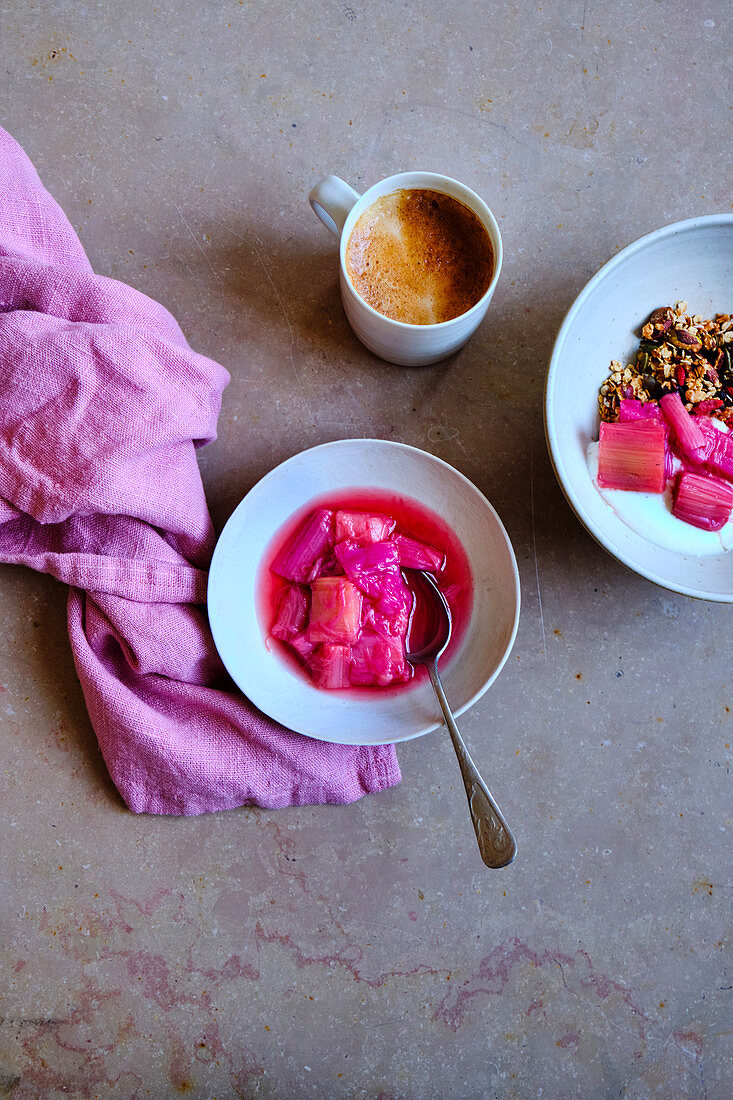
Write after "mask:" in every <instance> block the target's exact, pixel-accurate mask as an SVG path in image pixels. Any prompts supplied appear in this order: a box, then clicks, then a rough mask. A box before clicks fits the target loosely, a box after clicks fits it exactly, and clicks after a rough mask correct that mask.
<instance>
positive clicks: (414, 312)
mask: <svg viewBox="0 0 733 1100" xmlns="http://www.w3.org/2000/svg"><path fill="white" fill-rule="evenodd" d="M346 270H347V272H348V275H349V278H350V279H351V282H352V284H353V286H354V289H355V290H356V291H357V293H358V294H360V295H361V297H362V298H363V299H364V301H365V302H368V303H369V305H370V306H372V307H373V308H374V309H376V310H377V311H378V312H379V313H382V314H384V316H385V317H391V318H392V319H393V320H395V321H405V322H406V323H407V324H411V325H434V324H438V323H439V322H441V321H449V320H451V318H453V317H459V316H460V315H461V314H462V313H465V312H466V311H467V310H469V309H470V308H471V307H472V306H474V305H475V304H476V302H478V300H479V299H480V298H482V297H483V295H484V294H485V293H486V291H487V290H488V287H489V284H490V282H491V277H492V275H493V273H494V252H493V249H492V247H491V240H490V238H489V235H488V233H487V231H486V229H485V228H484V226H483V223H482V222H481V220H480V219H479V218H478V217H477V216H476V214H474V212H473V211H472V210H469V208H468V207H467V206H465V205H464V203H462V202H459V201H458V200H457V199H454V198H451V196H450V195H444V194H442V192H439V191H428V190H423V189H422V188H415V189H409V190H407V189H405V190H399V191H393V192H392V194H390V195H383V196H382V198H379V199H377V200H376V202H374V203H372V205H371V206H370V207H369V208H368V209H367V210H365V211H364V213H363V214H362V215H361V216H360V217H359V219H358V220H357V222H356V225H355V226H354V228H353V230H352V231H351V236H350V237H349V241H348V244H347V246H346Z"/></svg>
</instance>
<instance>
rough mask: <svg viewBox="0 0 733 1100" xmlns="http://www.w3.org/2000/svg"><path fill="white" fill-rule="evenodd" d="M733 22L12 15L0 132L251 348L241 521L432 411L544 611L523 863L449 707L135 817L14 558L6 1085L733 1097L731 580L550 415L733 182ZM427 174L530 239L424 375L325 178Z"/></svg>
mask: <svg viewBox="0 0 733 1100" xmlns="http://www.w3.org/2000/svg"><path fill="white" fill-rule="evenodd" d="M730 31H731V27H730V6H729V5H728V4H726V3H725V2H723V0H702V2H701V3H700V4H697V5H690V4H688V3H686V2H683V0H668V2H665V3H663V4H662V3H651V2H650V3H644V4H638V3H632V2H631V0H618V2H616V3H613V4H598V3H596V4H588V3H585V4H581V3H575V2H572V3H565V4H560V3H550V4H543V5H536V4H530V3H528V2H526V0H518V3H516V4H513V5H500V4H491V3H485V2H483V3H482V2H479V0H453V2H452V3H450V4H440V3H437V2H433V3H424V4H404V3H388V2H387V0H375V2H374V3H371V4H356V3H354V4H347V3H340V2H337V0H333V2H327V0H315V2H313V3H303V2H299V3H298V2H296V3H293V4H285V3H283V2H282V0H270V2H264V0H260V2H257V3H250V2H246V3H243V2H239V3H237V2H236V0H221V2H211V0H209V2H208V3H207V2H204V3H200V2H199V3H192V2H191V0H178V2H177V3H175V4H172V3H165V2H162V0H161V2H160V3H159V4H158V6H157V7H153V6H152V5H151V4H149V3H144V2H142V0H129V2H128V3H126V4H119V3H114V2H113V0H100V2H99V3H96V4H91V5H82V4H71V3H66V2H62V0H55V2H53V0H52V2H49V3H45V4H44V3H29V2H28V0H15V2H14V3H12V4H10V5H6V7H5V8H4V9H3V10H2V12H1V13H0V59H1V62H2V64H1V65H0V72H2V80H3V90H4V95H3V97H2V107H1V108H0V120H1V121H2V124H3V125H4V126H5V127H6V128H7V129H9V130H10V132H11V133H12V134H13V135H14V136H15V137H16V138H17V139H18V140H19V141H20V142H21V143H22V144H23V146H24V147H25V149H26V150H27V151H28V153H29V154H30V156H31V158H32V159H33V160H34V162H35V164H36V165H37V167H38V169H39V171H40V173H41V176H42V178H43V180H44V182H45V183H46V185H47V186H48V187H49V189H50V190H51V192H52V193H53V194H54V196H55V197H56V198H57V199H58V200H59V201H60V203H61V204H62V206H63V207H64V209H65V210H66V211H67V213H68V214H69V216H70V218H71V220H72V223H73V224H74V226H75V227H77V228H78V231H79V233H80V235H81V238H82V241H83V243H84V245H85V247H86V248H87V251H88V253H89V256H90V258H91V260H92V262H93V264H94V266H95V268H96V270H97V271H99V272H101V273H103V274H106V275H110V276H114V277H116V278H121V279H124V280H126V281H128V282H130V283H132V285H134V286H135V287H137V288H138V289H140V290H143V291H145V292H146V293H148V294H150V295H152V296H153V297H155V298H157V299H159V300H160V301H162V302H163V303H164V304H165V305H166V306H168V307H169V308H170V309H171V310H172V311H173V312H174V313H175V315H176V316H177V318H178V319H179V321H180V322H181V324H182V326H183V328H184V330H185V332H186V334H187V336H188V337H189V339H190V341H191V343H192V344H193V346H194V347H195V348H196V349H197V350H199V351H202V352H205V353H206V354H208V355H211V356H213V357H215V358H217V359H219V360H220V361H221V362H223V363H224V364H225V365H226V366H227V368H228V369H229V370H230V371H231V374H232V382H231V385H230V386H229V388H228V390H227V391H226V393H225V396H224V406H223V412H222V417H221V422H220V428H221V432H220V438H219V440H218V441H217V442H216V443H215V444H213V445H211V446H210V447H208V448H207V449H206V450H204V451H203V452H202V453H201V468H202V473H203V477H204V480H205V483H206V487H207V490H208V493H209V498H210V502H211V506H212V511H213V514H214V517H215V520H216V523H217V525H218V526H221V524H223V522H224V521H225V520H226V518H227V516H228V515H229V514H230V512H231V511H232V509H233V508H234V506H235V505H236V503H237V502H238V501H239V499H240V498H241V497H242V495H243V494H244V493H245V492H246V491H247V489H248V488H249V487H250V486H251V485H252V484H253V483H254V482H255V481H256V480H257V479H258V478H259V477H260V476H261V475H262V474H263V473H265V472H266V471H267V470H269V469H270V468H271V467H272V466H273V465H274V464H275V463H277V462H278V461H280V460H282V459H284V458H286V457H287V456H289V455H291V454H293V453H294V452H296V451H298V450H300V449H301V448H303V447H307V446H311V445H313V444H316V443H320V442H324V441H326V440H330V439H336V438H339V437H348V436H380V437H384V438H388V439H397V440H401V441H404V442H407V443H411V444H414V445H417V446H419V447H423V448H425V449H427V450H429V451H431V452H433V453H434V454H436V455H439V456H440V457H441V458H443V459H445V460H446V461H448V462H450V463H452V464H453V465H455V466H456V467H457V468H458V469H459V470H461V471H462V472H463V473H464V474H466V475H467V476H468V477H469V478H471V479H472V480H473V481H474V482H475V483H476V484H477V485H478V486H479V488H480V489H482V490H483V491H484V492H485V493H486V495H487V496H488V497H489V499H490V500H491V501H492V502H493V504H494V505H495V507H496V508H497V510H498V511H499V513H500V515H501V517H502V518H503V520H504V522H505V524H506V526H507V529H508V531H509V534H510V536H511V538H512V540H513V543H514V546H515V549H516V553H517V558H518V561H519V566H520V571H521V579H522V586H523V610H522V618H521V624H520V630H519V635H518V638H517V642H516V646H515V648H514V651H513V653H512V656H511V657H510V660H509V662H508V664H507V667H506V669H505V671H504V672H503V673H502V675H501V677H500V678H499V680H498V681H497V683H496V684H495V686H494V687H493V688H492V690H491V691H490V692H489V693H488V694H487V695H486V696H484V698H483V699H482V700H481V701H480V703H479V704H477V705H476V706H475V707H474V708H473V709H472V710H471V711H470V712H469V713H468V714H466V715H465V716H464V717H463V718H462V719H461V722H460V724H461V728H462V730H463V731H464V733H465V735H466V738H467V740H468V741H469V743H470V746H471V748H472V750H473V752H474V755H475V757H476V759H477V761H478V762H479V764H480V765H481V767H482V768H483V769H484V771H485V773H486V775H487V778H488V779H489V782H490V785H491V786H492V788H493V789H494V791H495V793H496V794H497V796H498V797H499V800H500V802H501V804H502V807H503V808H504V810H505V812H506V814H507V816H508V818H509V820H510V821H511V822H512V823H513V825H514V826H515V828H516V831H517V834H518V837H519V842H520V855H519V858H518V860H517V862H516V863H515V864H514V865H513V866H512V867H511V868H509V869H507V870H505V871H503V872H489V871H487V870H486V869H485V868H484V867H483V865H482V863H481V862H480V859H479V856H478V852H477V849H476V845H475V841H474V838H473V835H472V832H471V828H470V824H469V821H468V816H467V811H466V806H465V804H464V796H463V791H462V789H461V785H460V780H459V778H458V773H457V767H456V764H455V761H454V759H453V756H452V752H451V749H450V745H449V743H448V741H447V739H446V738H445V737H444V736H442V735H433V736H431V737H430V738H424V739H420V740H418V741H416V742H411V743H409V744H407V745H405V746H404V747H402V748H401V749H400V753H399V755H400V761H401V764H402V768H403V772H404V781H403V783H402V784H401V786H400V787H398V788H396V789H394V790H391V791H389V792H388V793H385V794H382V795H378V796H374V797H371V798H368V799H366V800H364V801H362V802H360V803H358V804H356V805H353V806H350V807H346V808H334V807H328V808H313V809H305V810H300V809H299V810H289V811H284V812H278V813H266V812H259V811H257V810H241V811H233V812H229V813H223V814H219V815H212V816H208V817H204V818H198V819H188V820H176V819H155V818H149V817H134V816H133V815H131V814H130V813H128V812H127V811H126V809H125V808H124V806H123V805H122V803H121V801H120V799H119V796H118V795H117V794H116V792H115V790H114V788H113V787H112V785H111V783H110V781H109V779H108V777H107V774H106V771H105V769H104V766H103V763H102V761H101V758H100V756H99V753H98V750H97V748H96V742H95V739H94V735H93V732H92V730H91V727H90V725H89V722H88V719H87V717H86V712H85V709H84V704H83V699H82V697H81V692H80V688H79V685H78V683H77V680H76V678H75V674H74V669H73V664H72V661H71V657H70V654H69V649H68V645H67V641H66V635H65V612H64V603H65V593H64V591H63V590H62V588H61V586H60V585H58V584H56V583H55V582H53V581H52V580H50V579H49V578H47V577H43V576H38V575H34V574H31V573H29V572H27V571H25V570H23V569H12V568H7V567H2V568H0V624H1V625H2V631H3V637H4V646H3V652H2V656H0V718H1V719H2V721H1V725H0V792H1V796H0V819H1V821H2V835H3V844H2V848H1V850H0V868H1V871H0V874H1V876H2V877H1V881H2V889H1V890H0V959H1V960H2V982H1V983H0V996H2V1003H1V1007H0V1017H1V1019H0V1095H8V1096H12V1097H13V1100H30V1098H36V1097H38V1098H44V1100H45V1098H53V1100H55V1098H57V1097H61V1096H74V1097H84V1098H86V1097H102V1098H111V1097H115V1098H117V1097H123V1098H124V1097H146V1096H151V1097H155V1098H170V1097H175V1096H179V1095H181V1094H188V1095H191V1096H196V1097H205V1098H208V1097H217V1098H219V1100H223V1098H225V1097H247V1098H249V1097H258V1096H263V1097H265V1096H266V1097H301V1096H303V1097H310V1096H313V1097H368V1098H369V1097H374V1098H377V1097H381V1098H382V1100H388V1098H391V1100H398V1098H399V1100H403V1098H404V1100H413V1098H420V1100H424V1098H442V1097H456V1098H459V1097H460V1098H483V1097H497V1098H501V1100H505V1098H506V1100H509V1098H517V1097H519V1098H529V1097H552V1098H559V1097H567V1098H578V1100H587V1098H596V1097H608V1098H611V1097H618V1096H626V1097H630V1098H634V1100H642V1098H652V1097H655V1098H656V1097H660V1098H669V1097H675V1098H678V1097H679V1098H690V1100H702V1098H708V1100H723V1098H724V1097H728V1096H729V1095H730V1072H731V1028H730V1020H731V1012H730V999H731V986H732V985H733V976H732V975H731V961H730V954H729V947H728V938H727V937H728V934H729V930H730V911H731V897H732V894H731V891H732V889H733V878H732V877H731V866H730V835H731V824H730V817H729V814H730V807H731V796H730V774H729V773H730V760H731V751H730V743H731V735H732V733H733V729H732V726H733V721H732V719H731V713H730V707H731V705H733V704H732V701H731V690H730V689H731V683H730V628H731V610H730V608H729V607H727V606H723V605H715V604H706V603H702V602H695V601H693V600H690V599H687V598H685V597H681V596H676V595H674V594H670V593H668V592H665V591H663V590H661V589H659V588H657V587H655V586H654V585H652V584H650V583H648V582H646V581H644V580H642V579H640V578H638V577H636V576H634V575H632V574H631V573H629V572H628V571H627V570H626V569H624V568H623V567H622V566H621V565H619V564H617V563H616V562H615V561H614V560H613V559H612V558H610V557H609V556H608V555H607V554H606V553H605V552H604V551H603V550H602V549H601V548H600V547H598V546H597V545H596V544H595V543H594V542H593V541H592V540H591V538H590V537H589V536H588V535H587V534H586V533H585V531H584V530H583V528H582V527H581V526H580V524H579V523H578V522H577V520H576V519H575V517H574V516H573V514H572V513H571V512H570V510H569V508H568V506H567V505H566V503H565V501H564V498H563V496H562V494H561V492H560V490H559V488H558V487H557V485H556V483H555V480H554V477H553V474H552V471H551V467H550V464H549V460H548V457H547V453H546V449H545V442H544V435H543V427H542V388H543V379H544V374H545V369H546V365H547V360H548V356H549V353H550V350H551V347H552V342H553V338H554V335H555V333H556V331H557V328H558V326H559V324H560V321H561V319H562V317H563V315H564V313H565V311H566V310H567V308H568V307H569V305H570V303H571V302H572V300H573V298H574V297H575V295H576V294H577V292H578V291H579V290H580V288H581V287H582V286H583V284H584V283H585V282H586V281H587V279H588V277H589V276H590V275H591V274H592V272H593V271H594V270H595V269H596V268H597V267H598V266H599V265H600V264H601V263H603V262H604V261H605V260H606V259H608V258H609V257H610V256H611V255H613V254H614V253H615V252H616V251H618V250H619V249H620V248H622V247H623V246H624V245H625V244H627V243H628V242H630V241H632V240H634V239H635V238H636V237H638V236H640V235H641V234H643V233H645V232H647V231H649V230H651V229H653V228H655V227H657V226H659V225H663V224H666V223H668V222H671V221H676V220H678V219H680V218H684V217H688V216H692V215H695V214H702V213H711V212H717V211H727V210H729V209H730V201H731V194H730V173H729V147H730V86H729V75H730V70H729V68H728V67H727V66H728V65H729V50H730ZM423 167H426V168H430V169H434V170H437V171H442V172H445V173H447V174H449V175H454V176H457V177H458V178H460V179H462V180H463V181H465V182H466V183H467V184H469V186H472V187H473V188H474V189H476V190H477V191H478V192H479V193H481V194H482V195H483V196H484V197H485V198H486V200H487V201H488V203H489V204H490V206H491V207H492V208H493V210H494V211H495V213H496V215H497V217H498V220H499V223H500V226H501V230H502V233H503V237H504V243H505V248H506V260H505V266H504V271H503V275H502V279H501V282H500V284H499V288H498V290H497V292H496V295H495V298H494V302H493V304H492V307H491V312H490V315H489V318H488V319H487V321H486V323H485V324H484V325H483V327H482V328H481V330H480V331H479V333H478V334H477V336H476V337H475V338H474V340H473V341H472V342H471V344H470V345H468V346H467V347H466V348H465V349H464V350H463V351H461V352H460V353H459V354H458V355H457V356H455V357H454V358H453V359H451V360H449V361H448V362H445V363H442V364H439V365H437V366H434V367H429V368H424V369H421V370H409V369H404V368H396V367H391V366H388V365H386V364H384V363H381V362H379V361H377V360H376V359H374V358H372V357H371V356H370V355H369V354H368V353H367V352H366V351H365V350H364V349H363V348H362V347H361V346H360V345H359V344H358V343H357V341H356V340H355V338H354V337H353V336H352V334H351V332H350V330H349V328H348V326H347V323H346V321H345V319H344V316H343V314H342V311H341V307H340V304H339V298H338V290H337V280H336V266H335V249H334V245H333V243H332V240H331V239H330V238H329V237H328V235H327V234H326V233H325V232H324V230H323V229H322V227H321V226H320V224H319V223H318V222H317V220H316V219H315V218H314V217H313V215H312V214H311V212H310V211H309V209H308V206H307V203H306V196H307V193H308V191H309V190H310V187H311V186H312V184H313V183H314V182H315V181H316V180H317V179H318V178H319V176H320V175H321V174H323V173H324V172H327V171H332V172H336V173H337V174H339V175H341V176H343V177H344V178H345V179H347V180H348V181H349V182H351V183H352V184H353V185H354V186H355V187H357V188H359V187H363V186H367V185H368V184H370V183H372V182H374V181H376V180H377V179H378V178H379V177H381V176H383V175H386V174H389V173H391V172H393V171H397V170H400V169H403V168H405V169H409V168H423Z"/></svg>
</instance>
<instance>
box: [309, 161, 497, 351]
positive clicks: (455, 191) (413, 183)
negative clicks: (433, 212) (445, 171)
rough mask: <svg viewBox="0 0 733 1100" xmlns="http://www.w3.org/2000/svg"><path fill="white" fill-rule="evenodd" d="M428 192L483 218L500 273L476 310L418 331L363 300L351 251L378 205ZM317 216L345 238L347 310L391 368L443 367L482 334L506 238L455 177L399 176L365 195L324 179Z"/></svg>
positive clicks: (315, 195) (315, 196) (314, 195)
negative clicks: (360, 225)
mask: <svg viewBox="0 0 733 1100" xmlns="http://www.w3.org/2000/svg"><path fill="white" fill-rule="evenodd" d="M420 188H422V189H424V190H429V191H438V192H440V193H441V194H443V195H449V196H450V197H451V198H453V199H457V200H458V201H459V202H462V203H463V205H464V206H467V207H468V208H469V210H472V211H473V213H474V214H475V215H476V216H477V217H478V218H479V220H480V221H481V224H482V225H483V227H484V229H485V230H486V232H487V233H488V235H489V239H490V240H491V246H492V248H493V250H494V272H493V275H492V277H491V282H490V283H489V286H488V288H487V290H486V292H485V293H484V294H483V295H482V296H481V298H479V300H478V301H477V302H476V304H475V305H473V306H471V308H470V309H469V310H467V311H466V312H465V313H461V314H460V316H458V317H452V318H451V319H450V320H449V321H440V322H438V323H437V324H434V325H412V324H408V323H407V322H405V321H395V320H393V318H391V317H385V315H384V314H383V313H379V312H378V310H376V309H374V308H373V307H372V306H370V305H369V303H368V302H365V301H364V299H363V298H362V297H361V295H359V294H358V293H357V292H356V290H355V288H354V285H353V283H352V282H351V279H350V278H349V276H348V273H347V270H346V246H347V245H348V243H349V238H350V237H351V232H352V230H353V228H354V225H355V224H356V221H357V219H358V218H359V217H360V216H361V215H362V214H363V213H364V211H365V210H367V209H368V208H369V207H370V206H371V205H372V203H374V202H376V201H377V199H380V198H382V196H384V195H389V194H391V193H392V192H393V191H398V190H402V189H404V190H410V189H420ZM308 201H309V202H310V204H311V206H312V207H313V210H314V211H315V213H316V214H317V215H318V217H319V218H320V219H321V221H322V222H323V224H324V225H325V226H326V228H327V229H328V230H330V231H331V233H333V234H334V236H336V237H339V238H340V245H339V281H340V284H341V300H342V301H343V304H344V310H345V311H346V316H347V318H348V320H349V324H350V325H351V327H352V328H353V330H354V332H355V333H356V335H357V336H358V337H359V339H360V340H361V342H362V343H363V344H364V345H365V346H366V347H368V348H369V350H370V351H373V352H374V354H375V355H378V356H379V357H380V358H381V359H386V360H387V362H389V363H399V364H400V365H401V366H407V367H421V366H425V365H426V364H428V363H437V362H438V361H439V360H440V359H445V358H447V356H449V355H452V354H453V352H454V351H458V349H459V348H460V347H462V346H463V344H465V343H466V341H467V340H468V339H469V337H470V336H472V335H473V333H474V332H475V331H476V329H477V328H478V326H479V325H480V324H481V321H482V320H483V319H484V317H485V315H486V310H487V309H488V307H489V302H490V301H491V298H492V296H493V294H494V290H495V289H496V284H497V282H498V281H499V273H500V271H501V261H502V247H501V234H500V233H499V226H498V225H497V223H496V218H495V217H494V215H493V214H492V213H491V211H490V210H489V208H488V206H487V205H486V203H485V202H484V201H483V199H480V198H479V196H478V195H477V194H475V192H473V191H471V190H470V188H468V187H466V186H465V185H464V184H462V183H458V181H457V180H454V179H451V178H450V177H449V176H441V175H438V174H437V173H436V172H399V173H397V175H394V176H388V177H387V178H386V179H383V180H381V181H380V182H379V183H375V184H374V186H373V187H370V188H369V190H368V191H365V192H364V194H363V195H360V194H359V193H358V191H355V190H354V188H353V187H349V185H348V183H344V181H343V180H342V179H339V177H338V176H324V178H323V179H322V180H321V181H320V183H317V184H316V186H315V187H314V188H313V190H312V191H311V193H310V195H309V196H308Z"/></svg>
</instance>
